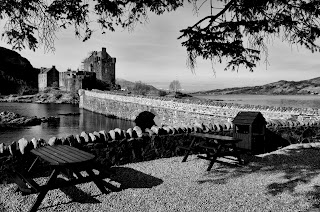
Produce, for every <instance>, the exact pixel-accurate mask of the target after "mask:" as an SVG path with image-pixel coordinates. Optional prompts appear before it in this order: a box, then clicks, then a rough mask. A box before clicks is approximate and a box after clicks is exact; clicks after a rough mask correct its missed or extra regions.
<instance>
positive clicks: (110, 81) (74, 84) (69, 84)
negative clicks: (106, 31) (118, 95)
mask: <svg viewBox="0 0 320 212" xmlns="http://www.w3.org/2000/svg"><path fill="white" fill-rule="evenodd" d="M115 64H116V58H113V57H111V56H110V55H109V54H108V53H107V52H106V48H104V47H103V48H102V51H100V52H97V51H93V52H91V53H90V56H89V57H87V58H85V59H84V60H83V61H82V67H83V68H82V70H81V71H79V70H77V71H72V70H70V69H68V70H67V71H63V72H59V71H58V70H57V69H56V67H55V66H52V67H51V68H41V69H40V73H39V75H38V87H39V91H42V90H45V89H46V88H47V87H59V88H60V89H61V90H65V91H72V92H76V91H78V90H79V89H93V88H97V85H98V84H101V83H99V82H98V81H102V82H103V83H106V84H107V85H108V87H109V88H111V87H114V86H115Z"/></svg>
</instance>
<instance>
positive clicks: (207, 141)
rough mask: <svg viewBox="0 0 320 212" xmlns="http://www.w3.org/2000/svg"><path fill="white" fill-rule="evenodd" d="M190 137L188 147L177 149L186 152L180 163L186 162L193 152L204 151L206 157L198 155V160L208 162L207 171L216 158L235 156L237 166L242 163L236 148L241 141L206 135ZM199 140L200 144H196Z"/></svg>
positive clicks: (228, 137) (193, 134) (199, 134)
mask: <svg viewBox="0 0 320 212" xmlns="http://www.w3.org/2000/svg"><path fill="white" fill-rule="evenodd" d="M190 136H191V137H192V138H193V139H192V141H191V143H190V145H189V146H188V147H185V146H180V147H179V148H181V149H185V150H186V153H185V155H184V157H183V159H182V162H186V161H187V158H188V156H189V154H190V153H192V152H194V151H205V153H206V154H207V156H202V155H198V158H201V159H206V160H209V161H210V163H209V166H208V168H207V171H210V170H211V168H212V166H213V164H214V163H215V162H216V161H217V158H218V157H224V156H235V157H236V158H237V160H238V162H239V164H243V163H244V161H243V160H242V159H241V157H240V151H239V149H238V148H237V147H236V143H238V142H239V141H241V139H237V138H234V137H231V136H222V135H214V134H207V133H190ZM199 139H200V140H201V142H196V141H197V140H199Z"/></svg>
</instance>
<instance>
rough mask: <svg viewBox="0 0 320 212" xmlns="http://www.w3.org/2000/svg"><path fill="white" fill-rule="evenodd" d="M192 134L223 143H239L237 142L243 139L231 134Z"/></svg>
mask: <svg viewBox="0 0 320 212" xmlns="http://www.w3.org/2000/svg"><path fill="white" fill-rule="evenodd" d="M190 135H191V136H194V137H199V138H209V139H214V140H218V141H219V142H223V143H237V142H239V141H241V139H238V138H234V137H230V136H225V135H213V134H206V133H192V134H190Z"/></svg>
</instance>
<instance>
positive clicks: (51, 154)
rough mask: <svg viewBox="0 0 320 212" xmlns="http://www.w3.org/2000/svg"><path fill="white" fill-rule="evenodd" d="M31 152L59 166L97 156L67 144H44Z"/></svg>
mask: <svg viewBox="0 0 320 212" xmlns="http://www.w3.org/2000/svg"><path fill="white" fill-rule="evenodd" d="M31 152H32V153H33V154H35V155H37V156H39V157H40V158H42V159H43V160H45V161H47V162H49V163H50V164H51V165H57V166H60V165H69V164H70V165H72V164H75V163H82V162H86V161H89V160H92V159H94V157H95V156H94V155H93V154H90V153H88V152H85V151H82V150H79V149H77V148H74V147H72V146H67V145H55V146H44V147H40V148H37V149H33V150H31Z"/></svg>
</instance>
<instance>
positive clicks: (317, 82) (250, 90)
mask: <svg viewBox="0 0 320 212" xmlns="http://www.w3.org/2000/svg"><path fill="white" fill-rule="evenodd" d="M193 94H207V95H221V94H260V95H279V94H282V95H285V94H287V95H300V94H320V77H317V78H313V79H309V80H302V81H285V80H280V81H278V82H273V83H269V84H265V85H261V86H251V87H235V88H225V89H216V90H209V91H199V92H195V93H193Z"/></svg>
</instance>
